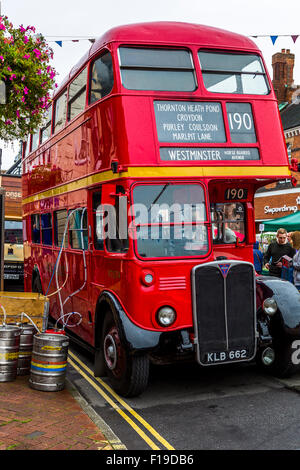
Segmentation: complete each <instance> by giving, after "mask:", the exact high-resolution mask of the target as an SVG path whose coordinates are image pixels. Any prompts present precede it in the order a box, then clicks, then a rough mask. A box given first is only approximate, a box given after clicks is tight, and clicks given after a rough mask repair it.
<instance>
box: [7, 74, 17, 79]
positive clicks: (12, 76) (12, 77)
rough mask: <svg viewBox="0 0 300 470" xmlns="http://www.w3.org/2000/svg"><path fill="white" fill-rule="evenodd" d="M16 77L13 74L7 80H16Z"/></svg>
mask: <svg viewBox="0 0 300 470" xmlns="http://www.w3.org/2000/svg"><path fill="white" fill-rule="evenodd" d="M16 77H17V75H16V74H15V73H13V74H12V75H11V76H10V77H9V79H10V80H13V79H14V78H16Z"/></svg>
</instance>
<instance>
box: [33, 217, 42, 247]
mask: <svg viewBox="0 0 300 470" xmlns="http://www.w3.org/2000/svg"><path fill="white" fill-rule="evenodd" d="M31 240H32V243H41V232H40V215H39V214H32V216H31Z"/></svg>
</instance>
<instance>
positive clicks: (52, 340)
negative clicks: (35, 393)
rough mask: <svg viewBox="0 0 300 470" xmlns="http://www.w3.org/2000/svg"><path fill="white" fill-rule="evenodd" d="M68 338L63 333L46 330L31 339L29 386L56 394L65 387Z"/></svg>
mask: <svg viewBox="0 0 300 470" xmlns="http://www.w3.org/2000/svg"><path fill="white" fill-rule="evenodd" d="M68 347H69V338H68V337H67V336H66V334H65V332H64V331H56V330H47V331H46V332H45V333H37V334H36V335H34V337H33V349H32V356H31V367H30V378H29V385H30V387H31V388H34V389H36V390H42V391H45V392H56V391H58V390H62V389H63V388H64V386H65V377H66V370H67V359H68Z"/></svg>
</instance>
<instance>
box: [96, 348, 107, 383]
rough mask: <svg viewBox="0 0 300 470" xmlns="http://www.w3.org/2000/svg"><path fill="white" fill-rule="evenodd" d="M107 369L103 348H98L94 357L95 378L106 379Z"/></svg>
mask: <svg viewBox="0 0 300 470" xmlns="http://www.w3.org/2000/svg"><path fill="white" fill-rule="evenodd" d="M106 375H107V374H106V367H105V362H104V354H103V349H102V348H99V349H98V348H97V349H96V351H95V356H94V376H95V377H105V376H106Z"/></svg>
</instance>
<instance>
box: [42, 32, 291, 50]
mask: <svg viewBox="0 0 300 470" xmlns="http://www.w3.org/2000/svg"><path fill="white" fill-rule="evenodd" d="M299 36H300V34H276V35H269V34H255V35H254V34H253V35H252V34H251V35H248V37H249V38H255V39H258V38H270V39H271V41H272V44H273V46H274V44H275V42H276V41H277V39H278V38H281V37H290V38H292V40H293V42H294V44H295V43H296V41H297V39H298V37H299ZM53 37H55V36H48V38H49V40H48V42H55V43H56V44H57V45H58V46H60V47H62V46H63V43H64V42H80V41H89V42H91V43H92V44H93V43H94V42H95V41H96V38H91V37H88V36H86V37H83V36H81V37H74V38H72V37H71V36H65V37H63V38H62V39H59V40H56V39H50V38H53ZM46 39H47V36H46Z"/></svg>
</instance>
